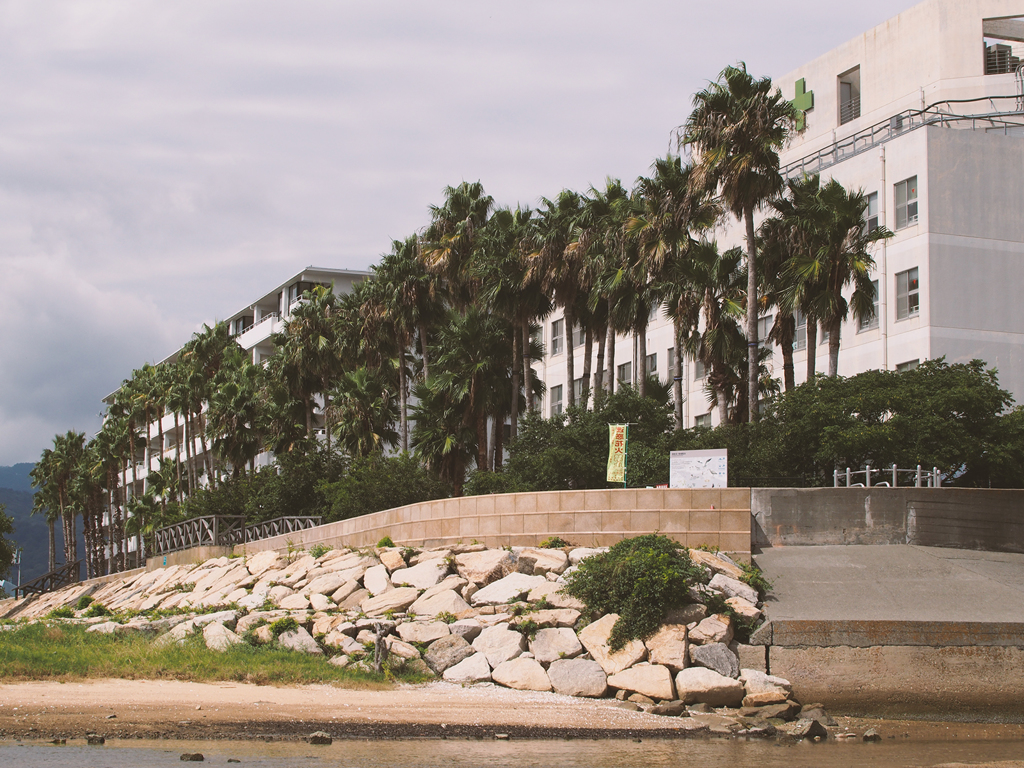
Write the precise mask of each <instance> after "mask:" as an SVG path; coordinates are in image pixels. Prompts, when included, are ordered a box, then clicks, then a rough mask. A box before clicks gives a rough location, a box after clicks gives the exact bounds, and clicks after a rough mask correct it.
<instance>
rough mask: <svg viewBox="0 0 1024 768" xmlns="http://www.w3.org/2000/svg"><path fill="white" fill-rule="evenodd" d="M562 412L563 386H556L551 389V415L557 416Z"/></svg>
mask: <svg viewBox="0 0 1024 768" xmlns="http://www.w3.org/2000/svg"><path fill="white" fill-rule="evenodd" d="M561 412H562V385H561V384H556V385H555V386H553V387H552V388H551V415H552V416H557V415H558V414H560V413H561Z"/></svg>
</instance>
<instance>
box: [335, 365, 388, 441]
mask: <svg viewBox="0 0 1024 768" xmlns="http://www.w3.org/2000/svg"><path fill="white" fill-rule="evenodd" d="M330 410H331V411H333V414H332V418H331V422H332V424H334V425H335V426H334V429H335V431H336V432H337V434H338V440H339V443H340V446H341V448H342V450H344V451H345V452H346V453H348V454H349V455H350V456H369V455H370V454H371V453H378V452H383V451H384V449H385V448H394V447H395V446H396V445H397V444H398V440H399V435H398V433H397V432H396V431H395V428H394V427H395V421H396V420H397V419H398V417H399V414H398V408H397V406H396V403H395V396H394V392H393V391H390V389H389V387H388V386H387V383H386V382H385V381H384V378H383V377H382V376H381V374H380V373H379V372H377V371H371V370H369V369H367V368H358V369H356V370H354V371H347V372H346V373H345V374H344V375H343V376H342V377H341V378H340V379H339V381H338V383H337V385H336V386H335V387H334V389H333V390H331V405H330Z"/></svg>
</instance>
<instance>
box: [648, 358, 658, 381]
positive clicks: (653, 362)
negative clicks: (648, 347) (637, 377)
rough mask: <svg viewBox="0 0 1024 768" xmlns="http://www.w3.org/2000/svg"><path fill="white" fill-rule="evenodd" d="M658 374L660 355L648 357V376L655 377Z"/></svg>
mask: <svg viewBox="0 0 1024 768" xmlns="http://www.w3.org/2000/svg"><path fill="white" fill-rule="evenodd" d="M657 372H658V353H657V352H655V353H654V354H653V355H648V356H647V375H648V376H653V375H655V374H656V373H657Z"/></svg>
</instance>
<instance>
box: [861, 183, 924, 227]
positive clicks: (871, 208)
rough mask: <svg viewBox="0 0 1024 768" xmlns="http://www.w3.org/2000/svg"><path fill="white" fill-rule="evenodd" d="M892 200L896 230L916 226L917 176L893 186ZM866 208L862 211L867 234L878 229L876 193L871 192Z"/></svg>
mask: <svg viewBox="0 0 1024 768" xmlns="http://www.w3.org/2000/svg"><path fill="white" fill-rule="evenodd" d="M893 200H894V201H895V203H896V220H895V224H896V229H904V228H906V227H909V226H910V225H912V224H917V176H911V177H910V178H909V179H904V180H903V181H901V182H899V183H897V184H894V185H893ZM867 204H868V205H867V208H866V209H865V210H864V218H865V220H866V224H867V229H868V232H874V231H875V230H876V229H878V227H879V223H880V222H879V221H878V193H877V192H872V193H870V194H869V195H868V196H867Z"/></svg>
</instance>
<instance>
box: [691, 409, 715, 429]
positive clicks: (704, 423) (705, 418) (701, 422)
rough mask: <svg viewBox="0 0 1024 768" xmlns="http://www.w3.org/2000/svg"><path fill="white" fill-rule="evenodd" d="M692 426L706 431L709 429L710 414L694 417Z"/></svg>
mask: <svg viewBox="0 0 1024 768" xmlns="http://www.w3.org/2000/svg"><path fill="white" fill-rule="evenodd" d="M693 426H695V427H707V428H708V429H710V428H711V414H710V413H704V414H701V415H700V416H696V417H694V419H693Z"/></svg>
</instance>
